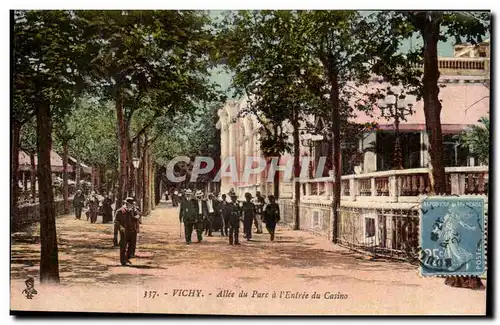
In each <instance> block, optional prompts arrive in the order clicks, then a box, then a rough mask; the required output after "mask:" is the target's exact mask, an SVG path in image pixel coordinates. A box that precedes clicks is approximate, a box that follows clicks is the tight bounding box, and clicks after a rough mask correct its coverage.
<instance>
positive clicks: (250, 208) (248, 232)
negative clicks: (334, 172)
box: [241, 192, 257, 240]
mask: <svg viewBox="0 0 500 325" xmlns="http://www.w3.org/2000/svg"><path fill="white" fill-rule="evenodd" d="M245 199H246V201H245V202H243V205H242V207H241V210H242V213H243V232H244V233H245V238H246V239H247V240H251V239H252V224H253V220H254V218H255V216H256V212H257V211H256V210H255V204H253V203H252V202H251V201H252V194H250V193H248V192H247V193H245Z"/></svg>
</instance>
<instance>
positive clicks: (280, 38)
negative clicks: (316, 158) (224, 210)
mask: <svg viewBox="0 0 500 325" xmlns="http://www.w3.org/2000/svg"><path fill="white" fill-rule="evenodd" d="M224 25H226V26H225V27H223V31H222V32H221V38H224V40H222V41H221V43H222V48H223V49H224V51H225V52H224V54H223V56H224V57H226V58H227V60H226V62H227V64H228V66H229V67H230V68H231V69H232V70H233V71H234V78H233V87H234V88H235V89H236V91H237V94H239V95H240V96H241V95H246V96H247V98H248V108H247V109H246V110H243V111H241V113H240V116H243V115H245V114H252V115H254V116H255V117H256V118H257V120H258V121H259V122H260V124H261V127H262V130H263V135H264V136H263V138H262V139H261V147H262V151H263V152H264V154H265V155H266V153H267V154H268V155H273V156H277V157H278V158H279V157H280V156H281V155H282V154H283V153H284V152H285V151H287V150H290V149H291V148H290V147H289V145H288V143H287V142H288V139H287V138H288V136H290V135H291V136H292V139H293V140H292V148H293V149H292V151H293V154H294V164H293V166H294V179H295V180H294V192H295V195H294V198H295V200H294V213H295V217H294V218H295V226H294V228H295V229H297V230H298V229H299V228H300V217H299V216H300V212H299V202H300V183H299V182H298V177H299V175H300V141H299V133H300V128H301V125H302V124H304V123H305V120H306V117H307V115H308V113H310V112H311V109H312V108H313V107H314V108H316V107H317V106H318V105H321V104H322V99H321V97H318V96H316V94H315V93H314V91H313V90H312V89H310V87H311V85H312V86H315V80H311V79H309V78H310V77H311V76H316V74H317V71H314V68H315V65H314V64H312V62H311V57H310V55H308V52H307V51H306V49H305V48H304V47H303V45H302V43H301V42H302V37H303V35H304V30H303V29H302V27H303V26H302V25H300V24H299V21H298V16H297V13H296V12H292V11H269V10H262V11H252V12H247V11H240V12H239V13H238V14H237V15H231V14H230V15H228V16H227V17H226V21H225V22H224ZM315 72H316V74H315ZM318 98H319V100H318ZM284 123H290V124H291V126H292V132H291V134H288V132H287V129H286V128H283V124H284ZM278 179H279V178H275V180H278ZM274 185H275V192H276V189H277V185H278V184H277V182H275V184H274ZM275 194H276V193H275Z"/></svg>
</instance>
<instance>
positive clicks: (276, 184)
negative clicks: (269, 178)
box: [273, 156, 281, 200]
mask: <svg viewBox="0 0 500 325" xmlns="http://www.w3.org/2000/svg"><path fill="white" fill-rule="evenodd" d="M280 159H281V156H278V163H279V161H280ZM273 177H274V180H273V195H274V197H275V198H276V200H277V199H279V197H280V173H279V172H276V173H274V176H273Z"/></svg>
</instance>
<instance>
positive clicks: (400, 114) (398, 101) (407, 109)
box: [378, 94, 413, 169]
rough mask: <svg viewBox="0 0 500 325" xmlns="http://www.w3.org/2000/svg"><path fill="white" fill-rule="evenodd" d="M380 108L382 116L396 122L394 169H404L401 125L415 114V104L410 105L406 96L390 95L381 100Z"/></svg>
mask: <svg viewBox="0 0 500 325" xmlns="http://www.w3.org/2000/svg"><path fill="white" fill-rule="evenodd" d="M378 106H379V107H380V109H381V110H382V116H383V117H385V118H386V119H393V120H394V129H395V135H396V139H395V141H394V162H393V164H394V169H403V153H402V149H401V142H400V134H399V124H400V122H401V120H406V116H407V115H411V114H413V104H412V103H409V102H408V101H407V100H406V99H405V96H404V95H402V96H395V95H392V94H391V95H388V96H387V97H386V98H385V100H380V101H379V102H378Z"/></svg>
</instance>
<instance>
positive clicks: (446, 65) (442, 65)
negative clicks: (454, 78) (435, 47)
mask: <svg viewBox="0 0 500 325" xmlns="http://www.w3.org/2000/svg"><path fill="white" fill-rule="evenodd" d="M417 67H418V68H423V65H422V64H419V65H418V66H417ZM438 67H439V71H440V72H441V75H442V76H446V75H472V76H478V75H488V74H489V71H490V59H489V58H444V57H441V58H439V61H438Z"/></svg>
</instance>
